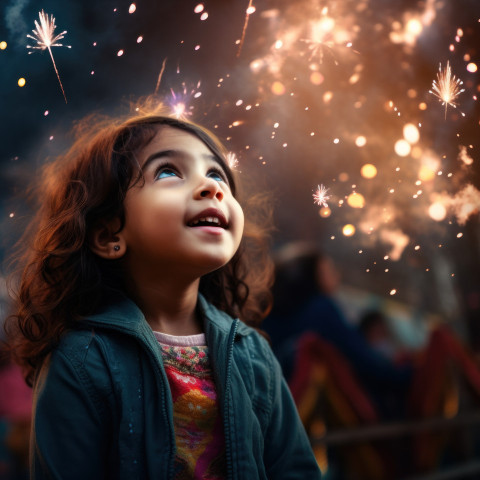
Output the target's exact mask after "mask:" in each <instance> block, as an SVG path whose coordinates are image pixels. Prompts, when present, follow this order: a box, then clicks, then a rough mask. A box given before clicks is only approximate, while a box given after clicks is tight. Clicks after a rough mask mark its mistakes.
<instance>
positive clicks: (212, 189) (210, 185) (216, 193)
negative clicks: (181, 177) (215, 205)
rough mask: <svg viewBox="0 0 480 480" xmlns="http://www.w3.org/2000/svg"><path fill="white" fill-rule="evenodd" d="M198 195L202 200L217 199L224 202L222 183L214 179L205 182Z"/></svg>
mask: <svg viewBox="0 0 480 480" xmlns="http://www.w3.org/2000/svg"><path fill="white" fill-rule="evenodd" d="M198 194H199V195H200V197H201V198H216V199H217V200H223V192H222V189H221V187H220V183H219V182H218V181H217V180H214V179H213V178H207V179H206V180H205V182H204V183H203V184H202V185H200V186H199V189H198Z"/></svg>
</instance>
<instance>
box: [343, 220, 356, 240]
mask: <svg viewBox="0 0 480 480" xmlns="http://www.w3.org/2000/svg"><path fill="white" fill-rule="evenodd" d="M342 233H343V234H344V235H345V236H346V237H351V236H352V235H354V234H355V227H354V226H353V225H352V224H351V223H347V224H346V225H344V226H343V228H342Z"/></svg>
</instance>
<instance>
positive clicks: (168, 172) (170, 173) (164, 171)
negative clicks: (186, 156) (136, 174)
mask: <svg viewBox="0 0 480 480" xmlns="http://www.w3.org/2000/svg"><path fill="white" fill-rule="evenodd" d="M168 177H178V173H177V172H176V171H175V170H174V169H173V168H171V167H160V168H159V169H158V170H157V173H156V174H155V180H159V179H161V178H168Z"/></svg>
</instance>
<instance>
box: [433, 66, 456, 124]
mask: <svg viewBox="0 0 480 480" xmlns="http://www.w3.org/2000/svg"><path fill="white" fill-rule="evenodd" d="M462 85H463V82H462V81H461V80H460V79H459V78H457V77H455V75H452V69H451V68H450V62H447V66H446V67H445V68H444V69H443V70H442V64H440V67H439V69H438V73H437V80H434V81H433V84H432V90H429V93H432V94H433V95H435V96H436V97H437V98H438V100H439V101H440V102H442V105H445V118H447V107H448V106H449V105H450V106H451V107H453V108H457V105H458V103H457V102H456V101H455V99H456V98H457V97H458V96H459V95H460V94H461V93H462V92H464V91H465V89H464V88H461V86H462ZM462 115H463V116H465V114H464V113H462Z"/></svg>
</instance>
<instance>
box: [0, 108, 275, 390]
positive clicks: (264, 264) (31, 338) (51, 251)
mask: <svg viewBox="0 0 480 480" xmlns="http://www.w3.org/2000/svg"><path fill="white" fill-rule="evenodd" d="M162 125H163V126H169V127H173V128H178V129H181V130H183V131H187V132H190V133H191V134H193V135H195V136H197V137H198V138H199V139H200V140H201V141H203V142H204V143H205V145H206V146H207V147H208V148H209V149H210V150H211V151H212V153H213V154H214V155H215V157H216V159H217V161H218V162H219V163H220V164H221V165H222V167H223V169H224V170H225V172H226V174H227V177H228V181H229V183H230V186H231V189H232V193H233V195H234V196H237V187H236V182H235V178H234V177H235V175H234V173H233V171H232V170H231V168H230V167H229V165H228V162H227V150H226V148H225V147H224V146H223V145H222V144H221V142H220V141H219V140H218V138H217V137H216V136H215V135H213V134H212V133H211V132H209V131H208V130H206V129H204V128H203V127H201V126H199V125H197V124H195V123H193V122H190V121H186V120H179V119H177V118H172V117H170V116H166V115H157V114H139V115H136V116H134V117H129V118H126V119H111V118H107V117H99V116H96V115H94V116H89V117H87V118H85V119H84V120H83V121H81V122H79V123H78V124H77V125H76V128H75V137H76V140H75V141H74V143H73V145H72V147H71V148H70V149H69V150H68V151H67V153H66V154H64V155H61V156H60V157H58V158H57V159H56V161H54V162H53V163H50V164H48V165H46V166H45V167H44V169H43V182H40V185H39V187H38V188H37V191H36V196H37V198H38V199H39V202H40V205H39V208H38V213H37V215H36V217H35V219H34V220H33V221H32V222H31V224H30V225H29V228H28V229H27V230H26V231H25V233H24V235H23V236H22V238H21V240H20V241H19V243H18V247H19V248H18V251H17V255H16V262H15V263H16V264H17V271H18V274H17V276H16V279H17V287H16V288H14V291H15V293H14V295H13V296H14V301H15V310H14V313H13V314H12V315H11V316H10V317H9V318H8V319H7V322H6V325H5V328H6V331H7V338H8V342H9V348H10V351H11V353H12V355H13V358H14V359H15V360H16V362H17V363H19V364H20V365H21V366H22V367H23V368H24V371H25V378H26V380H27V383H29V384H32V382H33V380H34V375H35V372H36V371H37V369H38V368H39V366H40V365H41V363H42V361H43V360H44V358H45V357H46V356H47V355H48V353H49V352H50V351H51V350H52V349H53V348H54V347H55V346H56V345H57V344H58V342H59V340H60V338H61V336H62V335H63V334H64V333H65V332H66V331H68V330H70V329H73V328H77V327H79V326H81V324H82V319H83V318H85V317H86V316H88V315H91V314H93V313H95V312H96V311H97V310H98V308H99V306H100V304H101V299H102V298H103V297H104V296H105V295H106V293H107V292H108V290H110V289H112V288H113V289H122V290H123V285H122V283H121V280H120V281H119V279H121V278H122V275H121V273H122V270H121V269H122V264H121V262H120V261H116V260H114V261H106V260H103V259H101V258H100V257H98V256H96V255H95V254H94V253H93V252H92V251H91V249H90V248H89V242H88V239H89V237H90V236H91V234H92V231H93V230H94V229H95V228H96V227H97V226H98V225H99V222H101V221H103V222H105V221H107V222H108V221H110V220H113V219H119V220H120V224H121V226H120V229H119V231H120V230H121V229H122V228H123V225H124V222H125V210H124V199H125V196H126V194H127V191H128V189H129V188H131V186H132V185H135V184H137V183H138V182H141V181H143V176H142V171H141V168H140V165H139V163H138V161H137V154H138V152H139V151H140V150H141V149H142V148H144V147H145V146H146V145H147V144H148V143H149V142H150V141H151V140H152V139H153V137H154V136H155V134H156V133H157V132H158V128H159V127H161V126H162ZM257 204H258V202H257ZM244 208H245V206H244ZM264 211H265V212H266V213H267V218H266V219H267V221H266V222H265V219H263V220H262V223H261V224H260V223H257V222H252V221H249V217H248V205H247V211H246V215H245V216H246V222H245V231H244V237H243V239H242V242H241V244H240V247H239V249H238V251H237V252H236V253H235V255H234V256H233V258H232V259H231V260H230V262H229V263H228V264H226V265H225V266H224V267H222V268H220V269H218V270H216V271H214V272H212V273H209V274H208V275H205V276H204V277H202V279H201V281H200V292H201V293H202V294H203V295H204V296H205V297H206V299H207V300H208V301H209V302H211V303H212V304H213V305H215V306H216V307H218V308H220V309H221V310H223V311H225V312H227V313H228V314H230V315H232V316H234V317H241V318H242V320H244V321H245V322H246V323H248V324H250V325H251V326H254V327H256V326H258V325H259V323H260V321H261V320H262V319H263V317H264V316H265V315H266V313H267V312H268V309H269V307H270V297H269V287H270V285H271V278H272V267H271V263H270V261H269V257H268V246H269V244H268V224H269V222H268V218H270V219H271V215H270V216H269V215H268V209H267V210H264Z"/></svg>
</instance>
